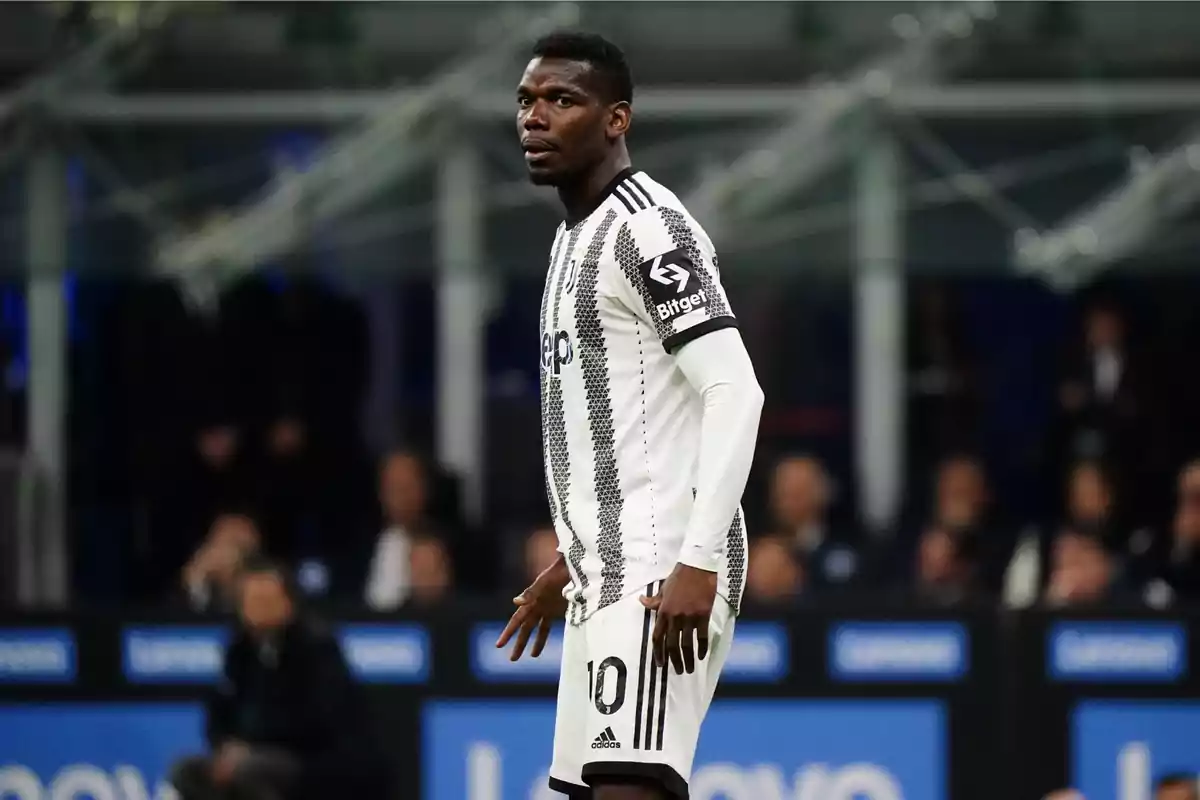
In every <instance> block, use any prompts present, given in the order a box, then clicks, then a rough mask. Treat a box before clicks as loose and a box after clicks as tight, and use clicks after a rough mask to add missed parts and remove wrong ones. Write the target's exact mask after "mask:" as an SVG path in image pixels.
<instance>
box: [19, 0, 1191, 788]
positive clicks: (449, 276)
mask: <svg viewBox="0 0 1200 800" xmlns="http://www.w3.org/2000/svg"><path fill="white" fill-rule="evenodd" d="M560 26H569V27H582V28H587V29H593V30H596V31H599V32H602V33H605V34H607V35H610V36H611V37H612V38H613V39H614V40H615V41H617V42H618V43H619V44H621V45H622V46H623V47H624V48H625V49H626V52H627V54H628V57H629V59H630V62H631V65H632V67H633V70H634V77H635V81H636V85H637V89H636V96H635V103H634V108H635V118H636V121H635V128H634V133H633V135H632V138H631V150H632V153H633V157H634V163H635V166H636V167H638V168H640V169H644V170H646V171H648V172H650V173H651V174H653V175H654V176H655V177H656V178H657V179H658V180H660V181H662V182H663V183H665V184H666V185H668V186H670V187H672V188H674V189H675V190H676V191H677V192H678V193H679V194H680V195H681V196H682V197H683V198H684V199H685V202H688V204H689V207H690V208H691V209H692V211H693V212H694V213H695V214H696V216H697V217H699V218H700V219H701V221H702V222H703V223H704V224H705V225H706V226H707V227H708V229H709V231H710V232H711V233H712V235H713V238H714V239H715V240H716V243H717V246H718V248H719V251H720V252H721V253H722V266H723V267H724V269H723V276H724V277H725V279H726V281H727V283H728V288H729V292H730V295H731V297H732V300H733V303H734V305H735V308H736V310H737V313H738V315H739V317H740V318H741V320H742V329H743V333H744V336H745V338H746V341H747V344H748V346H749V348H750V352H751V355H752V357H753V358H754V361H755V364H756V367H757V369H758V373H759V376H760V380H761V382H762V384H763V387H764V390H765V392H766V398H767V401H766V402H767V406H766V409H765V412H764V420H763V428H762V435H761V441H760V445H759V451H758V456H757V462H756V468H755V473H754V475H753V477H752V481H751V486H750V487H749V489H748V492H747V497H746V500H745V504H746V506H747V515H748V517H749V519H750V521H751V531H752V535H753V536H755V537H757V538H758V542H757V544H756V545H755V548H756V550H757V551H758V556H759V557H758V558H757V559H755V560H752V568H751V569H752V575H751V582H752V589H753V591H754V592H755V595H756V600H757V601H758V602H759V603H760V604H762V605H763V606H773V607H782V608H785V609H786V608H791V607H795V606H803V605H804V604H805V603H807V602H808V601H810V600H813V599H815V600H817V601H818V602H821V601H824V600H826V599H829V601H830V602H833V601H834V599H833V598H835V597H836V598H844V597H846V596H847V595H852V596H854V597H856V598H860V599H861V598H867V597H872V596H875V597H877V596H881V595H882V596H886V597H888V598H892V597H896V596H898V594H903V595H905V596H909V595H911V596H913V597H915V599H917V600H923V601H933V602H934V603H936V604H939V605H949V606H953V605H955V604H957V603H959V602H967V601H971V602H978V601H982V602H984V603H987V604H996V605H1000V604H1007V605H1008V606H1015V607H1024V606H1030V605H1034V606H1038V605H1041V604H1043V603H1046V604H1050V605H1053V606H1062V605H1067V606H1070V605H1085V606H1089V607H1093V606H1096V605H1097V604H1103V603H1105V602H1108V601H1112V602H1119V603H1120V604H1122V605H1127V606H1134V607H1146V608H1153V609H1159V610H1164V609H1167V608H1168V607H1170V606H1174V607H1175V610H1176V611H1177V612H1178V613H1184V612H1183V611H1180V609H1182V608H1184V607H1186V605H1187V603H1188V602H1189V600H1190V601H1192V602H1194V601H1196V600H1197V599H1200V555H1198V554H1200V525H1198V523H1197V520H1200V484H1198V485H1197V486H1196V487H1195V490H1194V497H1193V495H1192V494H1189V492H1188V491H1184V492H1182V493H1180V492H1178V491H1177V490H1178V488H1179V481H1180V480H1181V477H1180V475H1181V473H1180V470H1181V469H1182V468H1183V467H1184V465H1185V464H1186V463H1187V462H1188V460H1189V459H1191V458H1193V457H1195V456H1196V455H1197V454H1200V426H1198V425H1197V422H1200V419H1198V410H1200V370H1197V368H1196V367H1195V365H1194V361H1195V353H1196V352H1200V315H1198V314H1197V313H1196V309H1197V308H1198V307H1200V305H1198V303H1200V278H1198V275H1197V273H1196V270H1195V265H1196V263H1197V257H1198V256H1200V251H1198V249H1197V243H1198V241H1200V239H1198V237H1197V231H1198V228H1197V216H1196V214H1197V211H1196V206H1197V205H1198V204H1200V128H1198V127H1197V124H1198V120H1200V51H1197V49H1196V47H1195V42H1196V41H1197V40H1200V13H1197V10H1196V6H1194V5H1193V4H1190V3H1168V2H1132V1H1131V2H1087V1H1085V0H1079V1H1078V2H1058V1H1051V0H1005V1H1004V2H998V3H991V2H982V0H979V1H977V2H826V1H822V0H811V1H808V2H772V3H756V2H755V3H751V2H705V3H698V2H697V3H693V2H679V3H659V2H651V1H650V0H644V1H643V2H639V3H636V4H633V3H601V2H596V3H581V4H578V5H559V4H552V3H525V4H517V3H500V2H493V3H473V2H463V3H428V2H404V3H377V4H358V3H321V2H314V3H270V4H261V3H244V2H212V3H189V2H162V3H152V2H141V3H138V2H112V3H100V2H95V3H86V2H67V3H42V4H32V3H31V4H24V3H5V4H3V6H2V7H0V78H2V79H3V81H4V82H5V87H4V90H3V93H2V94H0V253H3V258H2V259H0V266H2V269H0V366H2V367H3V370H2V375H3V381H2V382H0V444H2V446H3V448H4V449H3V457H2V458H0V476H2V477H0V493H2V496H3V498H4V499H3V501H0V575H2V577H0V604H5V605H8V606H10V607H11V608H13V609H26V610H29V609H59V610H63V609H66V610H71V609H78V608H84V607H86V608H88V609H101V608H107V609H111V610H113V611H114V612H119V611H121V610H123V609H130V608H160V607H173V608H181V609H186V608H188V607H189V606H191V607H193V608H202V609H205V610H208V609H211V607H212V605H213V604H215V601H213V602H212V603H210V599H211V597H210V596H211V595H212V594H213V592H207V593H201V594H202V595H203V598H205V599H198V598H199V597H200V596H201V595H200V594H198V593H197V591H196V586H197V585H199V584H203V585H204V586H209V585H210V584H212V585H213V586H218V584H220V581H221V575H222V574H223V573H222V568H221V566H220V563H218V562H220V559H219V558H218V557H216V556H212V555H211V554H212V553H213V552H214V548H216V549H219V548H217V547H216V545H214V544H213V543H214V541H217V540H220V539H221V537H222V536H224V535H225V534H222V533H221V532H222V531H226V532H228V531H229V530H230V529H238V530H240V531H242V532H243V533H245V535H246V541H249V542H253V544H250V545H246V547H247V548H249V549H253V548H256V547H260V548H262V549H265V550H266V551H268V552H270V553H272V554H273V555H276V556H278V557H280V558H283V559H285V560H287V561H288V562H289V563H291V564H294V565H295V566H296V568H297V570H298V575H299V577H300V582H301V584H302V586H303V587H304V589H305V591H307V592H309V593H310V594H311V595H312V596H313V597H314V598H315V599H319V600H320V601H323V602H326V603H328V604H330V605H333V606H337V607H339V608H346V607H370V608H372V609H374V610H382V611H388V610H393V609H396V608H398V607H403V606H406V605H408V604H418V605H421V606H422V607H425V606H429V605H437V604H446V603H450V604H453V603H456V602H458V601H459V600H461V599H462V598H464V597H487V598H490V597H498V598H501V601H500V602H501V603H503V598H506V597H509V596H511V594H512V590H513V588H514V587H517V586H521V585H523V582H524V581H525V580H526V576H527V573H528V571H529V570H531V569H533V568H535V567H536V565H537V564H539V563H542V559H544V558H545V554H546V544H547V539H546V536H545V535H544V530H542V528H543V526H544V524H545V516H546V509H545V498H544V492H543V482H542V477H541V455H540V449H539V445H538V442H539V429H538V424H539V423H538V413H539V411H538V409H539V405H538V399H537V387H538V375H537V369H538V366H537V360H536V358H535V355H534V354H535V350H536V346H537V345H536V325H537V317H536V309H537V308H538V304H539V301H540V297H541V280H542V274H543V270H544V269H545V265H546V261H547V249H548V247H549V244H550V240H551V238H552V231H553V229H554V226H555V225H556V224H557V221H558V219H559V215H558V211H557V208H556V199H555V197H554V196H553V194H546V193H545V192H543V191H542V190H539V189H536V188H534V187H532V186H530V185H528V184H527V182H526V180H525V179H524V176H523V171H524V167H523V164H522V161H521V158H520V154H519V151H518V148H517V146H516V139H515V132H514V130H513V121H512V120H513V118H512V114H513V102H512V91H513V87H514V85H515V83H516V80H517V76H518V75H519V72H520V69H521V67H522V65H523V64H524V61H525V53H526V51H527V48H528V45H529V44H530V42H531V41H532V40H533V39H534V38H535V37H536V36H537V35H539V34H541V33H544V32H547V31H549V30H551V29H553V28H555V27H560ZM1189 365H1191V366H1189ZM389 455H390V456H391V457H390V458H389ZM1195 477H1196V479H1197V480H1200V474H1198V475H1197V476H1195ZM1182 481H1183V483H1184V485H1185V486H1184V488H1185V489H1186V488H1187V486H1188V485H1190V484H1188V475H1187V473H1186V472H1185V473H1184V474H1183V476H1182ZM1189 497H1192V499H1193V501H1194V502H1193V504H1191V505H1189V502H1188V498H1189ZM239 526H241V527H240V528H239ZM247 528H249V531H248V532H246V529H247ZM381 531H382V532H383V533H381ZM389 531H390V532H392V533H396V532H400V533H402V534H403V539H404V541H405V543H406V544H405V547H406V549H405V550H404V551H403V552H404V555H403V557H402V558H401V560H402V561H404V563H403V565H402V566H400V567H394V572H393V573H389V574H384V573H387V570H388V569H389V567H387V566H386V564H391V563H392V562H390V561H388V560H387V559H388V558H390V556H387V555H386V554H385V553H384V551H385V550H388V548H387V547H385V546H384V539H386V538H387V535H388V533H389ZM539 531H541V532H539ZM229 535H230V536H233V534H229ZM235 538H236V537H235ZM238 552H239V553H240V552H242V551H241V550H239V551H238ZM388 552H391V551H390V550H388ZM405 559H407V560H405ZM397 563H399V562H397ZM755 564H758V565H760V571H759V572H758V575H757V576H756V575H755V574H754V571H755V566H754V565H755ZM218 588H219V586H218ZM12 613H13V614H16V613H18V612H16V611H13V612H12ZM772 613H779V612H778V611H775V612H772ZM3 756H4V754H3V753H0V761H3ZM1185 766H1186V765H1185ZM1190 767H1191V768H1193V769H1195V768H1197V767H1200V764H1198V763H1196V762H1193V763H1191V764H1190ZM714 796H716V795H714ZM1139 797H1140V796H1139ZM880 800H882V799H880ZM1121 800H1135V799H1134V798H1126V797H1124V796H1122V798H1121Z"/></svg>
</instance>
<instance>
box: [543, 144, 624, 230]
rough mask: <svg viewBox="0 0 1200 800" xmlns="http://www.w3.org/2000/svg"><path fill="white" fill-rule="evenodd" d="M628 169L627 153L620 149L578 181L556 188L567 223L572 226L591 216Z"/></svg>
mask: <svg viewBox="0 0 1200 800" xmlns="http://www.w3.org/2000/svg"><path fill="white" fill-rule="evenodd" d="M628 169H630V162H629V153H627V152H625V149H624V148H621V151H620V152H618V153H614V154H613V157H612V158H608V159H605V161H604V162H603V163H601V164H599V165H598V166H597V167H596V168H595V169H593V170H591V171H590V172H588V173H587V174H586V175H583V176H581V178H580V180H578V181H576V182H573V183H571V184H570V185H565V186H560V187H558V198H559V200H561V201H562V204H563V208H565V209H566V211H567V219H568V221H570V223H571V224H574V223H575V222H578V221H579V220H581V219H583V218H585V217H587V216H588V215H589V214H591V213H592V211H594V210H595V209H596V207H597V206H598V205H599V204H600V203H602V202H603V201H604V197H605V196H606V195H607V194H608V192H609V191H610V190H611V186H612V184H613V181H614V180H615V179H616V177H617V176H618V175H620V174H621V173H622V172H625V171H626V170H628Z"/></svg>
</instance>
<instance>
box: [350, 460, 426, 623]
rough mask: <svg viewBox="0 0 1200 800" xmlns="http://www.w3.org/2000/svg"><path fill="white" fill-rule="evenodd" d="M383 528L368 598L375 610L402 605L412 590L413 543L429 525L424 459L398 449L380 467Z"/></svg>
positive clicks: (380, 499) (369, 578)
mask: <svg viewBox="0 0 1200 800" xmlns="http://www.w3.org/2000/svg"><path fill="white" fill-rule="evenodd" d="M379 505H380V508H381V509H382V510H383V518H384V529H383V530H382V531H381V532H380V533H379V536H378V537H377V538H376V540H375V549H374V553H373V554H372V556H371V561H370V567H369V572H368V574H367V585H366V588H365V592H366V595H365V598H366V603H367V606H368V607H369V608H371V609H373V610H375V611H390V610H392V609H395V608H399V607H400V606H402V605H403V604H404V603H405V602H406V601H407V600H408V597H409V595H410V594H411V593H412V588H413V563H412V562H413V544H414V539H415V538H417V537H418V536H419V535H420V533H421V531H423V530H425V529H426V526H427V525H428V523H429V476H428V473H427V471H426V469H425V465H424V463H423V462H422V460H421V458H420V457H419V456H418V455H416V454H415V453H411V452H408V451H402V450H398V451H395V452H392V453H389V454H388V455H387V456H385V457H384V459H383V462H382V463H381V465H380V468H379Z"/></svg>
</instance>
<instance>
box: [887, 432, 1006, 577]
mask: <svg viewBox="0 0 1200 800" xmlns="http://www.w3.org/2000/svg"><path fill="white" fill-rule="evenodd" d="M932 506H933V507H932V509H931V510H930V513H929V516H928V518H927V520H926V521H925V523H924V525H923V526H922V530H925V531H928V530H930V529H931V528H939V529H942V530H944V531H950V532H953V535H954V536H955V538H956V539H958V540H961V546H962V547H963V548H967V549H968V550H969V552H970V553H972V561H973V562H974V563H975V571H974V581H975V587H976V589H977V590H978V591H981V592H987V593H989V594H994V593H996V592H998V591H999V589H1000V586H1001V584H1002V583H1003V580H1004V572H1005V569H1006V568H1007V566H1008V561H1009V559H1010V558H1011V557H1012V552H1013V547H1014V545H1015V538H1016V537H1015V534H1014V532H1013V531H1012V530H1010V528H1009V527H1008V526H1007V524H1006V523H1005V522H1004V520H1003V519H1002V517H1001V515H1000V514H999V513H998V512H997V511H996V510H995V507H994V505H993V502H992V494H991V490H990V487H989V486H988V479H987V474H986V472H985V470H984V466H983V462H982V461H980V460H979V459H978V458H976V457H975V456H973V455H969V454H965V453H963V454H954V455H950V456H947V457H946V458H944V459H943V460H942V461H941V462H940V463H939V464H938V467H937V470H936V472H935V477H934V486H933V503H932ZM968 537H969V538H971V539H973V541H970V542H967V541H966V539H967V538H968ZM899 546H900V547H901V550H902V555H904V556H905V557H902V558H897V559H896V562H897V563H899V564H903V565H908V564H911V563H913V559H912V555H911V550H909V549H906V547H905V543H904V542H901V543H899ZM917 558H918V560H919V558H920V556H919V555H918V556H917Z"/></svg>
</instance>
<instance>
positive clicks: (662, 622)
mask: <svg viewBox="0 0 1200 800" xmlns="http://www.w3.org/2000/svg"><path fill="white" fill-rule="evenodd" d="M533 56H534V57H533V60H532V61H530V62H529V65H528V67H527V68H526V69H525V73H524V76H523V77H522V78H521V83H520V86H519V87H518V89H517V132H518V133H519V134H520V139H521V147H522V149H523V150H524V152H525V162H526V164H527V166H528V169H529V175H530V177H531V178H532V180H533V182H534V183H536V184H540V185H548V186H553V187H555V188H556V189H557V190H558V194H559V197H560V198H561V200H562V203H563V205H564V207H565V209H566V217H567V219H566V221H565V222H563V223H562V224H561V225H559V227H558V233H557V235H556V237H555V240H554V245H553V247H552V249H551V256H550V266H549V271H548V272H547V275H546V287H545V291H544V293H543V295H542V310H541V394H542V443H543V451H544V458H545V473H546V489H547V495H548V497H549V501H550V509H551V513H552V515H553V518H554V527H555V530H556V532H557V535H558V542H559V547H558V549H559V558H558V560H557V562H556V563H555V564H554V565H553V566H551V567H550V568H549V569H547V570H546V571H545V572H543V573H542V574H541V575H540V576H538V578H537V579H536V580H535V581H534V582H533V584H532V585H531V586H530V587H529V588H528V589H526V590H525V591H524V592H523V593H522V594H521V595H520V596H519V597H517V598H516V599H515V601H514V602H515V603H516V605H517V610H516V612H515V613H514V614H513V616H512V619H511V620H510V621H509V623H508V626H507V627H506V628H505V630H504V632H503V634H501V636H500V639H499V640H498V641H497V645H496V646H497V647H504V646H506V645H507V643H508V642H509V640H510V639H511V638H512V637H513V636H514V635H515V636H516V642H515V644H514V645H513V650H512V656H511V657H512V659H513V660H514V661H515V660H517V659H519V658H520V657H521V654H522V653H523V652H524V650H525V648H526V646H527V645H528V643H529V640H530V638H531V637H532V636H533V635H534V634H535V633H536V638H534V643H533V649H532V651H531V655H532V656H534V657H537V656H538V655H539V654H540V653H541V651H542V648H543V647H544V645H545V642H546V638H547V636H548V635H549V632H550V626H551V623H552V621H553V620H555V619H557V618H561V617H563V616H564V615H565V616H566V618H567V623H568V624H567V627H566V631H565V634H564V639H563V659H562V673H561V676H560V679H559V688H558V713H557V719H556V722H555V734H554V756H553V762H552V764H551V767H550V787H551V788H552V789H554V790H556V791H559V792H561V793H564V794H566V795H568V796H569V797H572V798H593V799H594V800H642V799H645V798H686V797H688V778H689V776H690V774H691V769H692V760H693V757H694V754H695V749H696V742H697V739H698V737H699V734H700V724H701V722H702V721H703V719H704V716H705V713H706V712H707V710H708V706H709V703H710V702H711V700H712V696H713V691H714V689H715V688H716V683H717V678H718V675H719V673H720V671H721V667H722V665H723V663H724V660H725V657H726V655H727V653H728V651H729V646H730V641H731V639H732V637H733V627H734V617H735V615H736V613H737V607H738V602H739V600H740V598H741V595H742V588H743V586H744V585H745V579H746V533H745V529H744V526H743V523H742V514H741V509H740V507H739V500H740V498H741V495H742V492H743V490H744V489H745V484H746V478H747V475H748V473H749V471H750V463H751V460H752V458H753V453H754V444H755V437H756V434H757V431H758V421H759V415H760V413H761V411H762V402H763V396H762V390H761V389H760V388H759V386H758V381H757V379H756V378H755V375H754V369H753V367H752V365H751V363H750V358H749V356H748V355H747V354H746V350H745V347H744V346H743V344H742V339H741V335H740V334H739V332H738V330H737V323H736V321H735V319H734V316H733V313H732V311H731V310H730V307H729V301H728V299H727V298H726V296H725V292H724V289H723V288H722V287H721V281H720V273H719V271H718V268H717V258H716V255H715V253H714V251H713V245H712V242H711V241H710V240H709V238H708V236H707V235H706V234H705V232H704V230H703V229H702V228H701V227H700V226H699V225H698V224H697V223H696V221H695V220H694V219H692V217H691V215H690V214H688V212H687V210H686V209H685V208H684V207H683V206H682V205H681V204H680V202H679V199H678V198H677V197H676V196H675V195H674V194H673V193H672V192H671V191H670V190H668V189H666V188H665V187H663V186H662V185H660V184H659V183H657V182H656V181H654V180H653V179H652V178H650V176H648V175H646V174H645V173H644V172H637V171H634V170H633V169H632V168H631V167H630V161H629V153H628V151H627V150H626V147H625V135H626V133H627V132H628V131H629V125H630V121H631V119H632V100H633V86H632V80H631V78H630V74H629V68H628V67H627V66H626V63H625V58H624V55H623V54H622V53H621V51H620V50H619V49H618V48H617V47H616V46H614V45H613V44H611V43H610V42H608V41H606V40H604V39H603V38H601V37H599V36H594V35H588V34H574V33H559V34H554V35H551V36H549V37H547V38H545V39H543V40H541V41H540V42H538V43H537V45H536V46H535V47H534V50H533Z"/></svg>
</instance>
